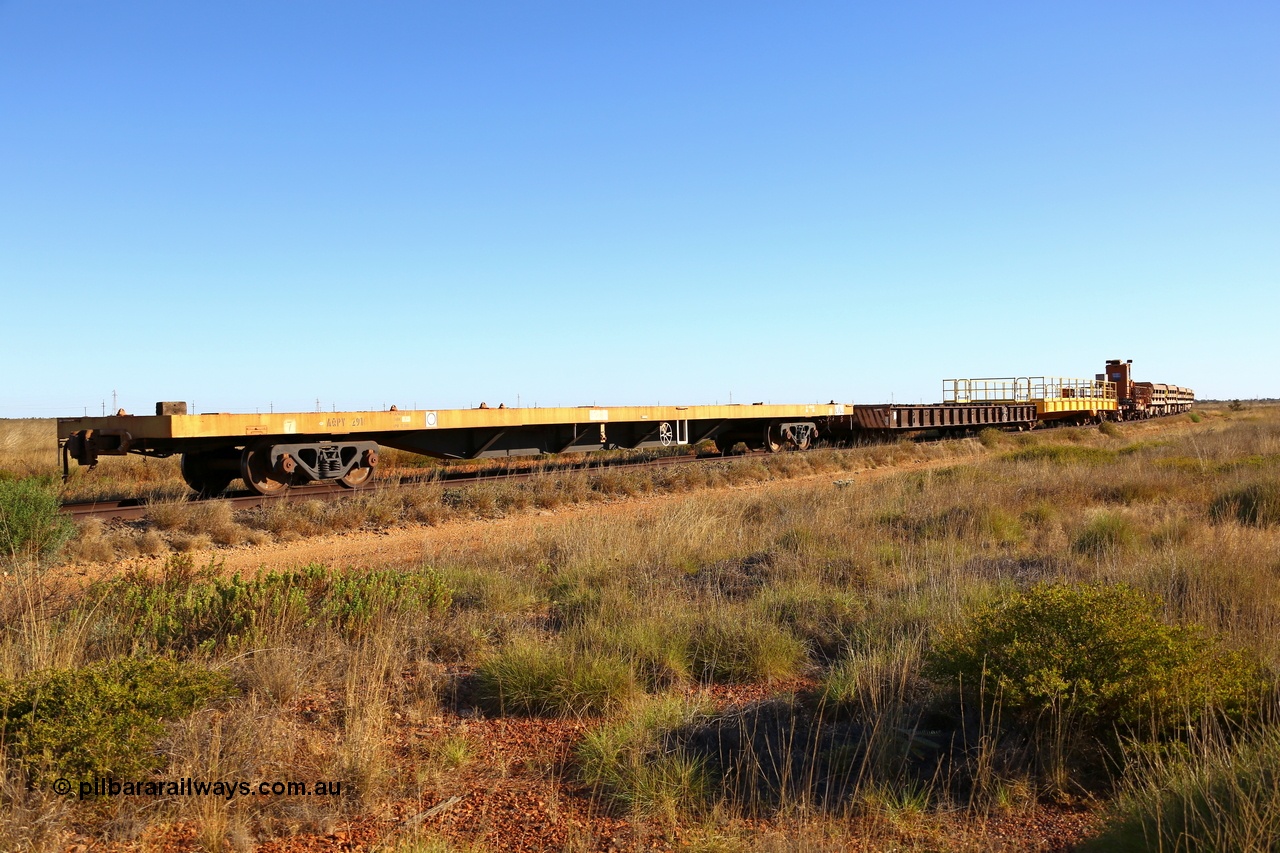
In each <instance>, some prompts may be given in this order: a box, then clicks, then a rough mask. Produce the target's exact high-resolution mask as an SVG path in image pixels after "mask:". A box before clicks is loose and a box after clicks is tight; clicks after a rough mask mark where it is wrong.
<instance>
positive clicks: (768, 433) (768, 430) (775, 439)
mask: <svg viewBox="0 0 1280 853" xmlns="http://www.w3.org/2000/svg"><path fill="white" fill-rule="evenodd" d="M782 446H783V442H782V436H781V435H780V434H779V432H778V428H777V427H776V426H767V427H765V428H764V449H765V450H767V451H769V452H770V453H778V452H780V451H781V450H782Z"/></svg>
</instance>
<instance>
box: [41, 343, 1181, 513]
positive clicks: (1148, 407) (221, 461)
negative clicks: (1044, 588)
mask: <svg viewBox="0 0 1280 853" xmlns="http://www.w3.org/2000/svg"><path fill="white" fill-rule="evenodd" d="M1129 364H1130V362H1125V363H1124V364H1123V365H1122V368H1123V369H1117V370H1116V372H1117V373H1120V374H1123V377H1124V378H1123V379H1122V380H1117V379H1114V378H1111V376H1110V372H1111V370H1112V367H1113V365H1121V363H1120V362H1119V361H1109V362H1107V367H1108V371H1109V373H1108V374H1107V375H1102V374H1100V375H1098V376H1097V377H1096V378H1095V379H1062V378H1056V377H1048V378H1046V377H1012V378H999V379H948V380H946V382H944V385H943V402H942V403H932V404H919V405H911V404H865V403H863V404H853V403H837V402H835V401H834V400H832V401H831V402H828V403H807V404H797V405H765V404H763V403H754V404H751V405H743V404H738V405H725V406H721V405H715V406H581V407H576V408H545V409H544V408H506V407H505V406H499V407H497V408H489V407H487V406H485V405H484V404H481V406H480V407H479V408H475V409H421V410H413V411H400V410H398V409H396V408H395V407H394V406H393V407H391V409H390V410H388V411H360V412H291V413H280V414H276V413H271V414H265V415H264V414H253V415H249V414H228V413H205V414H188V413H187V406H186V404H185V403H172V402H168V403H157V404H156V414H155V415H145V416H137V415H129V414H126V413H125V412H124V411H123V410H122V411H120V412H117V413H116V414H115V415H114V416H108V417H101V418H88V417H86V418H60V419H59V420H58V443H59V446H60V447H61V449H62V458H63V473H64V475H68V474H69V472H70V460H71V459H74V460H76V462H77V463H78V464H80V465H88V466H93V465H96V464H97V463H98V459H99V457H102V456H123V455H125V454H130V453H132V454H139V455H143V456H156V457H168V456H174V455H181V470H182V476H183V479H184V480H186V482H187V484H188V485H189V486H191V488H192V489H194V490H196V491H197V492H199V493H201V494H203V495H214V494H218V493H220V492H222V491H224V490H225V489H226V488H227V487H228V486H229V485H230V484H231V482H232V481H233V480H236V479H239V480H242V481H243V482H244V484H245V486H246V487H247V488H248V489H250V490H252V491H254V492H257V493H258V494H262V495H272V494H278V493H281V492H283V491H285V490H287V489H289V488H290V487H291V486H295V485H301V484H304V483H308V482H311V481H316V480H333V481H336V482H338V483H339V484H341V485H343V486H346V487H348V488H360V487H363V486H366V485H368V484H370V483H371V482H372V481H373V477H374V472H375V470H376V469H377V465H378V449H379V448H380V447H391V448H395V449H398V450H404V451H409V452H413V453H420V454H423V455H426V456H434V457H437V458H441V459H484V458H493V457H507V456H528V455H541V454H557V453H579V452H587V451H597V450H609V449H643V448H658V447H672V446H680V445H689V444H700V443H703V442H714V443H715V445H716V447H718V448H719V449H720V450H721V451H723V452H729V451H730V450H732V449H733V448H735V447H737V446H739V445H746V446H747V447H748V448H749V449H751V450H764V451H770V452H778V451H781V450H784V449H794V450H805V449H808V448H809V447H811V446H813V444H814V443H815V442H817V441H819V440H824V441H828V442H833V443H840V442H850V441H856V440H859V439H860V438H864V437H869V436H874V435H877V434H892V433H904V432H922V431H931V432H936V433H941V434H948V433H952V434H954V433H965V432H972V431H975V430H977V429H982V428H986V427H994V428H998V429H1030V428H1032V427H1035V426H1036V425H1037V424H1040V423H1052V422H1063V423H1097V422H1100V421H1101V420H1103V419H1107V418H1110V419H1117V420H1118V419H1123V418H1128V417H1138V416H1141V417H1150V416H1154V415H1157V414H1172V413H1174V412H1177V411H1185V410H1186V409H1187V408H1190V406H1191V402H1192V399H1193V395H1192V393H1191V391H1190V389H1187V388H1180V387H1178V386H1172V385H1157V384H1152V383H1132V382H1129V381H1128V365H1129ZM1138 412H1141V414H1137V413H1138Z"/></svg>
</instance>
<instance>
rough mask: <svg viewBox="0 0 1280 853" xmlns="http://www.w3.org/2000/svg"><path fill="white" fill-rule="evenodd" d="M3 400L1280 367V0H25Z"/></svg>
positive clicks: (1187, 380)
mask: <svg viewBox="0 0 1280 853" xmlns="http://www.w3.org/2000/svg"><path fill="white" fill-rule="evenodd" d="M0 296H2V300H0V306H2V307H0V311H2V312H3V313H2V315H0V318H2V320H0V325H2V329H3V343H2V344H0V359H2V360H3V368H4V369H3V372H2V378H0V416H11V417H12V416H36V415H56V414H77V413H80V412H81V411H82V407H88V408H89V410H90V411H91V412H92V411H94V410H99V411H100V406H101V403H102V401H103V400H105V401H106V404H107V405H108V406H109V405H110V404H111V393H112V391H113V390H115V391H117V392H118V394H119V405H122V406H124V407H125V408H126V409H128V410H129V411H131V412H141V413H145V412H147V411H149V410H150V409H151V407H152V404H153V403H154V401H156V400H187V401H190V402H194V403H195V405H196V407H197V408H198V409H200V410H202V411H211V410H221V411H252V410H253V409H255V408H261V409H262V410H264V411H265V410H266V409H267V408H268V406H272V405H273V406H274V407H275V408H276V410H277V411H279V410H282V409H312V408H314V406H315V401H316V399H317V398H319V399H320V401H321V403H322V405H323V407H324V408H325V409H329V408H330V407H331V406H333V405H336V406H337V407H338V408H365V407H370V406H381V405H383V404H391V403H396V404H399V405H400V406H401V407H402V408H403V407H406V406H410V405H414V404H415V403H416V405H417V406H419V407H426V406H428V405H429V406H432V407H442V408H443V407H451V406H467V405H475V404H478V403H479V402H480V401H481V400H484V401H487V402H488V403H490V404H497V403H499V402H505V403H507V404H508V405H514V404H515V403H516V400H517V395H519V399H520V402H521V403H523V404H525V405H529V404H532V403H535V402H536V403H538V404H539V405H554V404H565V405H574V404H581V403H590V402H598V403H600V404H615V405H617V404H623V403H650V402H655V401H662V402H668V403H708V402H715V401H717V400H718V401H721V402H725V401H727V400H728V399H729V395H730V394H731V393H732V395H733V399H734V401H735V402H749V401H755V400H769V401H773V402H792V401H794V402H807V401H812V400H824V401H825V400H827V399H830V398H833V397H834V398H838V399H844V400H857V401H865V402H872V401H879V400H887V399H889V398H890V397H891V396H892V397H893V398H894V399H897V400H899V401H902V400H924V401H934V400H936V399H938V398H939V395H940V386H941V380H942V379H944V378H948V377H953V376H1004V375H1012V374H1016V375H1036V374H1050V375H1068V376H1092V375H1093V374H1094V373H1096V372H1098V371H1100V370H1101V369H1102V367H1101V365H1102V361H1103V360H1104V359H1106V358H1113V357H1123V358H1132V359H1134V360H1135V367H1136V368H1137V370H1136V373H1137V375H1138V377H1139V378H1142V379H1151V380H1155V381H1167V382H1175V383H1178V384H1183V385H1190V386H1193V387H1195V388H1196V389H1197V391H1198V392H1200V394H1201V395H1202V396H1216V397H1252V396H1263V395H1280V369H1278V368H1280V343H1278V342H1277V341H1278V339H1280V334H1277V330H1276V327H1277V318H1278V317H1280V4H1276V3H1275V2H1266V3H1264V2H1259V3H1214V4H1209V3H1180V2H1158V3H1134V2H1126V3H1115V2H1097V3H1088V2H1081V3H1028V2H1017V3H1007V4H994V3H965V4H959V3H928V4H921V3H878V4H870V3H866V4H856V3H848V2H838V3H818V2H814V3H804V4H783V3H775V4H763V3H751V2H747V3H743V2H733V3H631V4H621V3H597V2H592V3H588V2H582V3H573V4H570V3H552V2H548V3H525V2H518V3H484V2H477V3H421V2H405V3H369V4H365V3H341V4H339V3H264V2H252V3H235V2H218V3H204V4H198V3H168V2H166V3H160V2H156V3H127V2H119V3H115V2H113V3H100V2H94V3H88V2H83V3H77V2H56V3H47V2H27V1H25V0H24V2H15V0H7V1H6V0H0Z"/></svg>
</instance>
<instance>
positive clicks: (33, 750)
mask: <svg viewBox="0 0 1280 853" xmlns="http://www.w3.org/2000/svg"><path fill="white" fill-rule="evenodd" d="M231 693H232V688H231V684H230V682H229V681H228V680H227V678H226V677H225V676H222V675H219V674H216V673H212V672H209V671H208V670H205V669H201V668H200V667H197V666H195V665H193V664H188V663H179V662H177V661H174V660H169V659H167V658H151V659H145V660H140V659H135V658H121V659H116V660H113V661H107V662H103V663H96V664H92V665H90V666H86V667H81V668H80V669H56V670H45V671H42V672H37V673H34V674H32V675H29V676H27V677H26V678H23V679H21V680H19V681H16V682H7V683H0V741H2V742H3V743H4V746H5V748H6V749H7V750H8V752H9V756H10V758H11V759H12V760H14V761H16V762H17V763H18V764H19V765H21V766H22V767H23V768H24V769H26V770H27V771H28V772H29V773H31V774H32V775H33V777H34V778H35V779H37V780H38V781H47V780H49V779H53V778H55V777H58V776H64V777H70V778H73V779H83V778H86V777H88V776H96V777H106V776H118V777H129V776H138V775H140V774H142V773H145V772H146V771H149V770H153V769H155V768H157V767H159V766H160V765H161V764H162V763H163V756H161V755H160V754H159V753H157V752H156V751H155V743H156V740H157V738H159V736H160V735H161V734H163V733H164V726H163V723H164V722H166V721H171V720H176V719H179V718H181V717H184V716H186V715H187V714H190V713H191V712H192V711H194V710H196V709H198V708H200V707H201V706H203V705H204V704H205V703H206V702H208V701H209V700H210V699H214V698H218V697H222V696H227V695H230V694H231Z"/></svg>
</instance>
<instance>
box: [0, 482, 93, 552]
mask: <svg viewBox="0 0 1280 853" xmlns="http://www.w3.org/2000/svg"><path fill="white" fill-rule="evenodd" d="M75 530H76V527H75V523H74V522H73V521H71V519H70V518H68V517H67V516H65V515H63V514H62V512H61V511H60V509H59V504H58V496H57V494H56V493H55V492H54V490H53V489H52V488H51V487H49V486H48V485H46V484H45V483H43V482H41V481H39V480H36V479H32V478H27V479H23V480H0V556H7V557H9V558H10V559H12V560H15V561H17V560H32V561H37V562H38V561H42V560H51V559H53V558H55V557H57V555H58V552H59V551H61V550H62V546H63V545H65V544H66V543H67V541H68V540H70V539H71V537H72V536H74V535H75Z"/></svg>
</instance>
